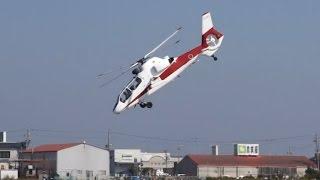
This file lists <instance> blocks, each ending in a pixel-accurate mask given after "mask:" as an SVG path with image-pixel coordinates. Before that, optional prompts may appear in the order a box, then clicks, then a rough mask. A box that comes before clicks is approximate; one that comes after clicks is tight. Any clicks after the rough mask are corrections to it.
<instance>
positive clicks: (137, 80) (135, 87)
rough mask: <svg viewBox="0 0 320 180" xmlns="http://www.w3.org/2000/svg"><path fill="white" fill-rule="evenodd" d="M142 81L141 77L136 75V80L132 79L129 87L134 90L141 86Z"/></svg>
mask: <svg viewBox="0 0 320 180" xmlns="http://www.w3.org/2000/svg"><path fill="white" fill-rule="evenodd" d="M140 83H141V79H140V78H138V77H136V78H135V79H134V80H132V81H131V82H130V83H129V85H128V87H129V89H130V90H131V91H133V90H135V89H137V87H138V86H139V84H140Z"/></svg>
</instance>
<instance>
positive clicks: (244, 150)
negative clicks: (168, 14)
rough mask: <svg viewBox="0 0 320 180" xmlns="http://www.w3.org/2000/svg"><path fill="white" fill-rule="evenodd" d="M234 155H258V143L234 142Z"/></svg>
mask: <svg viewBox="0 0 320 180" xmlns="http://www.w3.org/2000/svg"><path fill="white" fill-rule="evenodd" d="M234 155H236V156H258V155H259V144H235V145H234Z"/></svg>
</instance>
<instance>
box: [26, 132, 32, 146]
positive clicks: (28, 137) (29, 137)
mask: <svg viewBox="0 0 320 180" xmlns="http://www.w3.org/2000/svg"><path fill="white" fill-rule="evenodd" d="M25 142H26V148H28V147H29V145H30V142H31V131H30V129H27V134H26V135H25Z"/></svg>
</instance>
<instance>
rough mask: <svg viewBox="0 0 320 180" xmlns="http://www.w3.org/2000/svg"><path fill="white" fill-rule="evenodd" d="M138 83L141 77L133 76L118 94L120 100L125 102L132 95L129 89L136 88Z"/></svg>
mask: <svg viewBox="0 0 320 180" xmlns="http://www.w3.org/2000/svg"><path fill="white" fill-rule="evenodd" d="M140 83H141V79H140V78H139V77H136V78H134V79H133V80H132V81H131V82H130V83H129V84H128V86H127V87H126V88H125V89H124V90H123V91H122V93H121V94H120V101H121V102H123V103H124V102H126V100H128V99H129V98H130V96H131V95H132V92H131V91H133V90H135V89H137V87H138V86H139V84H140Z"/></svg>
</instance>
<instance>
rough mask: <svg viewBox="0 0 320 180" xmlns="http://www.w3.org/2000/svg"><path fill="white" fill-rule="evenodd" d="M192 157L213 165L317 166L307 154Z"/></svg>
mask: <svg viewBox="0 0 320 180" xmlns="http://www.w3.org/2000/svg"><path fill="white" fill-rule="evenodd" d="M185 158H189V159H191V161H193V162H194V163H195V164H197V165H200V166H201V165H211V166H255V167H299V166H307V167H315V166H316V165H315V164H314V163H313V162H312V161H311V160H309V159H308V158H307V157H305V156H267V155H260V156H234V155H217V156H215V155H195V154H193V155H192V154H191V155H188V156H187V157H185Z"/></svg>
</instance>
